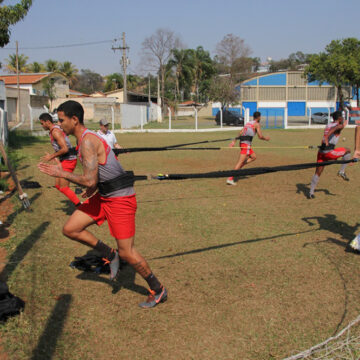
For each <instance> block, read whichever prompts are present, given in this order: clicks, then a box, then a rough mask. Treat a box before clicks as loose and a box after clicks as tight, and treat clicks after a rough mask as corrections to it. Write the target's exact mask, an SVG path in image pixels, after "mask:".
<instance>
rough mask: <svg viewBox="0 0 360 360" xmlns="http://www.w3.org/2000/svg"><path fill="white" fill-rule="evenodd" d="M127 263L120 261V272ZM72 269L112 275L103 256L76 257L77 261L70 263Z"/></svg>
mask: <svg viewBox="0 0 360 360" xmlns="http://www.w3.org/2000/svg"><path fill="white" fill-rule="evenodd" d="M126 264H127V263H126V262H125V261H124V260H122V259H120V270H121V269H122V268H123V267H124V266H125V265H126ZM70 267H72V268H73V269H78V270H81V271H90V272H94V273H97V274H110V267H109V264H105V263H104V260H103V259H102V258H101V256H99V255H96V254H94V253H90V254H86V255H84V256H75V260H74V261H72V262H71V263H70Z"/></svg>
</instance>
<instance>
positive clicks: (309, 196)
mask: <svg viewBox="0 0 360 360" xmlns="http://www.w3.org/2000/svg"><path fill="white" fill-rule="evenodd" d="M307 198H308V199H315V195H314V194H309V195H308V197H307Z"/></svg>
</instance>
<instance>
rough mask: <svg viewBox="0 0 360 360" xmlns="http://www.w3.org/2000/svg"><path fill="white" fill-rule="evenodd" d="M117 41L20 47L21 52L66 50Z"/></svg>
mask: <svg viewBox="0 0 360 360" xmlns="http://www.w3.org/2000/svg"><path fill="white" fill-rule="evenodd" d="M113 41H116V39H113V40H102V41H92V42H86V43H77V44H68V45H53V46H36V47H20V46H19V49H21V50H46V49H58V48H66V47H79V46H89V45H98V44H105V43H112V42H113ZM1 50H16V48H2V49H1Z"/></svg>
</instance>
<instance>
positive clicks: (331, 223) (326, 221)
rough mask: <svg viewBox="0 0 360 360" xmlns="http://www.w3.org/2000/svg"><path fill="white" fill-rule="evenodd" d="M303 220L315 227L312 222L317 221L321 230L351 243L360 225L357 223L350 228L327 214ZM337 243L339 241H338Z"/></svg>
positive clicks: (334, 216)
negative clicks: (337, 235)
mask: <svg viewBox="0 0 360 360" xmlns="http://www.w3.org/2000/svg"><path fill="white" fill-rule="evenodd" d="M302 220H303V221H305V222H306V223H307V224H308V225H309V226H313V225H315V224H314V222H313V221H312V220H315V221H316V222H317V223H318V225H319V230H326V231H330V232H332V233H333V234H339V235H341V236H342V237H343V238H344V239H345V240H348V241H351V240H352V239H353V238H354V237H355V235H356V233H355V232H356V230H357V228H358V226H359V225H360V223H356V224H355V225H354V226H350V225H349V224H347V223H346V222H344V221H340V220H337V219H336V215H333V214H325V215H324V216H311V217H306V218H302ZM325 241H328V240H325ZM322 242H324V241H322ZM337 242H339V241H338V240H337ZM342 246H343V245H342ZM345 246H346V245H345Z"/></svg>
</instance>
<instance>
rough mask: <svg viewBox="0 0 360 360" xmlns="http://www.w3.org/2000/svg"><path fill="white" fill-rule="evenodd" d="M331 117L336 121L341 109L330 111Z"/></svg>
mask: <svg viewBox="0 0 360 360" xmlns="http://www.w3.org/2000/svg"><path fill="white" fill-rule="evenodd" d="M332 117H333V119H334V120H335V121H336V120H337V119H338V118H339V117H342V113H341V111H339V110H338V111H334V112H333V113H332Z"/></svg>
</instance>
